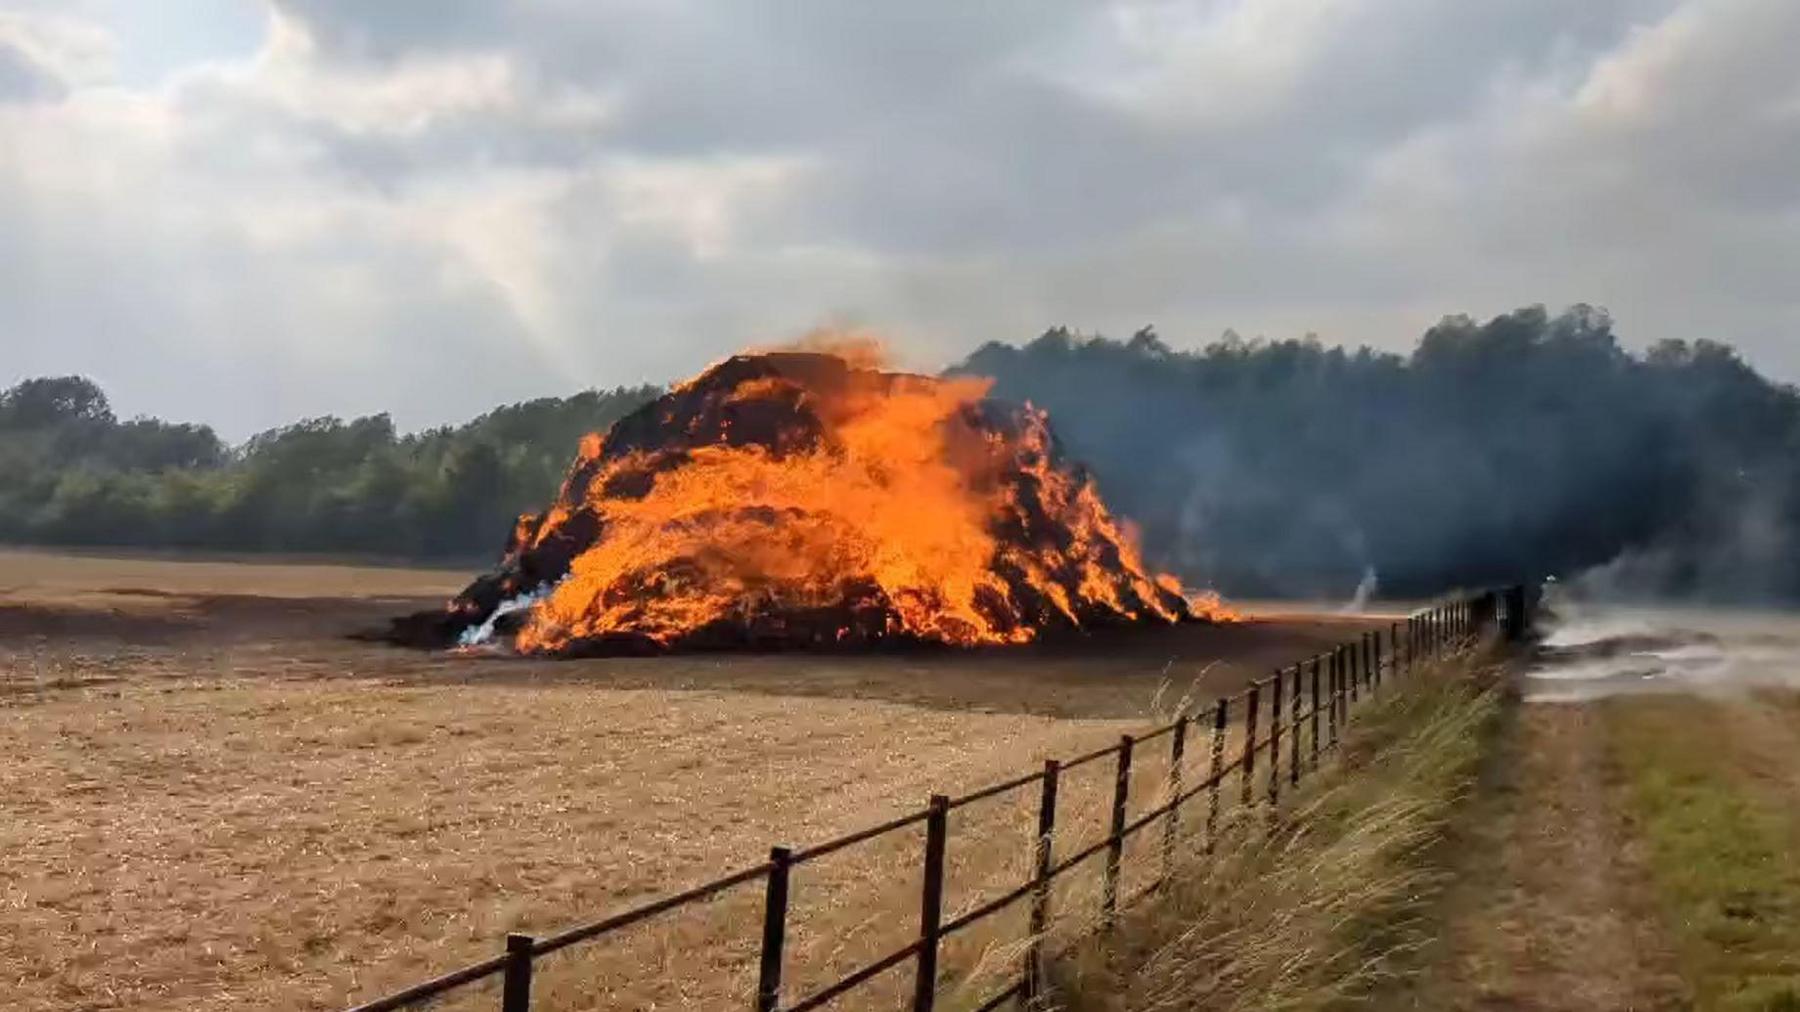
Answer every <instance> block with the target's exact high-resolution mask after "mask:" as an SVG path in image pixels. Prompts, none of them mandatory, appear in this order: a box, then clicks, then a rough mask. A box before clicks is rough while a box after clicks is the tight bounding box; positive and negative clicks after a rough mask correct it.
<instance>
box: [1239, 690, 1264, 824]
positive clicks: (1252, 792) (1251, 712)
mask: <svg viewBox="0 0 1800 1012" xmlns="http://www.w3.org/2000/svg"><path fill="white" fill-rule="evenodd" d="M1261 709H1262V690H1261V689H1259V688H1257V687H1256V686H1255V685H1254V684H1252V685H1251V686H1250V698H1249V699H1248V700H1246V701H1245V703H1244V761H1243V767H1244V769H1243V774H1244V779H1243V797H1242V798H1240V799H1239V800H1240V801H1241V802H1242V804H1243V807H1245V808H1249V807H1250V802H1251V800H1252V799H1253V798H1255V797H1256V789H1255V787H1254V784H1255V782H1256V718H1257V714H1258V712H1259V711H1260V710H1261Z"/></svg>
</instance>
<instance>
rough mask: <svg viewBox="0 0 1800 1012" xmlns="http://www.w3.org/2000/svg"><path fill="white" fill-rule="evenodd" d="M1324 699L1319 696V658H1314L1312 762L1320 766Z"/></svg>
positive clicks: (1316, 766)
mask: <svg viewBox="0 0 1800 1012" xmlns="http://www.w3.org/2000/svg"><path fill="white" fill-rule="evenodd" d="M1323 703H1324V700H1323V699H1321V698H1320V697H1319V659H1318V658H1317V657H1314V658H1313V659H1312V764H1313V769H1315V770H1316V769H1318V768H1319V707H1320V706H1321V705H1322V704H1323Z"/></svg>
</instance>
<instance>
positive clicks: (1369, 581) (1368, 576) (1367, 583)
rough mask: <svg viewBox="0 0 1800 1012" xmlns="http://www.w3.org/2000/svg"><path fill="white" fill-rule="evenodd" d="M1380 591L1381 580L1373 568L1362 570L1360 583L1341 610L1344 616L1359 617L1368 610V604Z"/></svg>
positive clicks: (1368, 567) (1367, 567)
mask: <svg viewBox="0 0 1800 1012" xmlns="http://www.w3.org/2000/svg"><path fill="white" fill-rule="evenodd" d="M1380 590H1381V578H1380V577H1379V576H1377V575H1376V573H1375V567H1374V566H1366V567H1364V568H1363V577H1362V582H1361V583H1358V584H1357V585H1356V592H1355V593H1353V594H1352V595H1350V603H1349V604H1346V605H1344V607H1343V608H1342V609H1341V610H1342V611H1343V613H1344V614H1346V615H1361V614H1362V613H1363V612H1366V611H1368V610H1369V602H1370V601H1373V600H1374V599H1375V595H1376V594H1377V593H1378V592H1379V591H1380Z"/></svg>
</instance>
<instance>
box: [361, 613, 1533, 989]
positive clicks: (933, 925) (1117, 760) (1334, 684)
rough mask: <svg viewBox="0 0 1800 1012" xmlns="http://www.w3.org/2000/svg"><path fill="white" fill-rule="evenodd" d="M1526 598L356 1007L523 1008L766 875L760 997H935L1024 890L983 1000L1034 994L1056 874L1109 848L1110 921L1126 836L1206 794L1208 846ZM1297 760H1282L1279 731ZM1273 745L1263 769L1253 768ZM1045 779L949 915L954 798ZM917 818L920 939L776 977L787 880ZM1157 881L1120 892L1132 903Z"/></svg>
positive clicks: (1344, 649) (1351, 647)
mask: <svg viewBox="0 0 1800 1012" xmlns="http://www.w3.org/2000/svg"><path fill="white" fill-rule="evenodd" d="M1528 609H1529V601H1528V598H1527V594H1526V591H1525V589H1524V588H1522V587H1512V588H1509V589H1507V590H1505V591H1490V592H1486V593H1481V594H1476V595H1472V596H1467V597H1461V598H1457V599H1455V600H1451V601H1447V602H1445V603H1442V604H1439V605H1436V606H1434V607H1431V608H1427V609H1425V610H1423V611H1420V612H1417V613H1415V614H1413V615H1412V616H1410V617H1409V618H1407V619H1406V620H1405V621H1403V622H1395V623H1393V624H1392V625H1391V626H1389V627H1388V628H1387V629H1386V630H1379V629H1377V630H1372V631H1368V632H1365V633H1364V634H1362V635H1361V636H1360V637H1359V638H1358V639H1356V640H1353V641H1351V642H1347V643H1343V644H1341V645H1339V646H1337V647H1336V648H1334V649H1332V650H1329V651H1326V652H1325V653H1323V654H1321V655H1319V656H1317V657H1313V658H1310V659H1308V660H1306V661H1302V662H1301V663H1299V664H1295V665H1292V666H1290V667H1287V668H1283V669H1281V670H1279V671H1277V672H1275V673H1274V674H1273V675H1271V676H1270V677H1268V678H1265V679H1262V680H1260V681H1256V682H1252V683H1251V684H1250V685H1249V686H1247V687H1246V688H1245V689H1244V690H1243V691H1242V692H1240V693H1238V694H1237V695H1234V696H1231V697H1229V698H1224V699H1219V700H1217V701H1215V702H1214V703H1213V704H1212V705H1211V706H1210V707H1208V708H1207V709H1206V710H1203V711H1202V712H1201V713H1199V714H1184V715H1182V716H1181V717H1179V718H1178V719H1176V720H1175V721H1174V722H1173V723H1170V724H1166V725H1164V726H1162V727H1158V728H1156V729H1154V730H1152V731H1150V732H1148V733H1147V734H1143V735H1139V736H1135V737H1134V736H1131V735H1125V736H1123V737H1121V738H1120V740H1119V742H1118V743H1117V744H1115V745H1109V746H1107V747H1105V748H1101V749H1096V750H1094V751H1092V752H1088V753H1086V754H1085V755H1080V756H1076V757H1074V758H1071V759H1067V760H1063V761H1060V762H1059V761H1057V760H1055V759H1051V760H1047V761H1046V762H1045V763H1044V765H1043V768H1042V769H1040V770H1037V771H1035V772H1032V773H1028V774H1024V775H1021V776H1018V777H1015V778H1013V779H1011V780H1007V781H1004V782H1002V783H997V784H993V785H991V786H988V787H984V788H982V789H980V790H977V791H974V792H972V793H969V794H965V795H962V796H960V797H947V796H944V795H935V796H933V797H932V798H931V800H930V802H929V803H928V804H927V805H926V806H925V807H924V808H922V809H919V810H917V811H914V812H911V813H909V814H906V815H902V816H899V817H897V818H894V819H891V820H889V821H887V822H884V823H881V824H880V825H876V826H870V827H867V828H865V829H861V830H858V831H856V832H853V833H850V834H848V835H845V836H840V837H838V838H837V839H834V840H827V841H825V842H823V843H817V844H813V845H812V846H810V847H804V848H801V849H797V850H796V849H791V848H789V847H774V848H771V849H770V851H769V859H768V860H767V861H765V862H763V863H762V864H759V865H757V866H755V867H753V868H745V869H743V870H742V871H737V872H733V873H732V874H730V875H726V876H724V877H723V878H719V879H715V880H713V881H711V882H707V883H705V884H703V885H698V886H695V887H694V888H692V889H688V890H686V891H683V892H679V893H675V894H673V895H670V896H665V897H663V898H661V899H658V900H655V901H652V902H650V903H646V904H643V905H641V906H638V907H635V908H633V909H630V910H625V911H622V912H620V913H616V914H613V915H611V916H608V917H604V918H602V919H600V920H597V921H594V922H592V923H589V924H583V925H579V926H576V927H572V928H569V929H567V930H565V931H562V932H559V933H557V934H554V935H550V936H547V937H543V938H538V937H533V936H530V935H524V934H510V935H508V936H506V949H505V951H504V952H502V953H500V954H498V955H495V956H493V957H491V958H489V959H485V960H482V961H481V962H478V963H474V964H471V965H469V966H465V967H462V968H461V969H458V970H454V971H451V972H450V973H447V974H444V975H443V976H440V977H436V978H433V979H431V980H427V981H422V982H420V983H418V984H415V985H413V986H412V987H409V988H406V989H405V990H402V991H398V992H396V993H394V994H390V995H388V996H386V997H384V998H379V999H376V1000H374V1001H370V1002H365V1003H364V1004H361V1005H358V1006H356V1007H355V1008H353V1009H351V1010H349V1012H391V1010H397V1009H406V1008H414V1007H420V1006H423V1005H425V1004H426V1003H429V1002H432V1001H435V1000H438V999H440V998H442V997H444V996H446V995H448V994H450V993H451V992H453V991H456V990H458V989H461V988H463V987H465V986H468V985H471V984H474V983H476V982H479V981H485V980H488V979H491V978H493V977H495V976H496V975H498V976H499V977H500V978H501V987H500V1009H501V1012H529V1010H530V1009H531V1007H532V987H531V984H532V970H533V966H534V964H535V963H536V961H537V960H538V959H540V958H541V957H543V956H546V955H549V954H550V953H553V952H557V951H559V950H562V949H566V948H568V947H570V946H573V945H577V944H580V943H583V942H590V941H593V940H596V939H602V938H605V937H606V936H608V935H611V934H613V933H615V932H619V931H622V930H624V929H626V928H628V927H631V926H633V925H638V924H641V923H644V922H646V921H650V920H652V919H653V918H657V917H659V916H661V915H664V914H667V913H669V912H671V911H674V910H678V909H680V908H682V907H686V906H689V905H691V904H696V903H700V902H703V901H705V900H708V899H711V898H713V897H715V896H718V895H719V894H721V893H723V892H725V891H726V890H729V889H732V888H734V887H737V886H742V885H745V884H746V883H751V882H755V881H757V880H760V881H761V882H762V885H763V891H764V903H763V923H762V943H761V955H760V960H759V964H758V973H757V983H756V989H755V992H754V994H747V995H745V996H744V1001H745V1003H746V1004H747V1005H749V1006H751V1007H752V1008H754V1009H756V1010H757V1012H805V1010H807V1009H816V1008H822V1007H824V1006H826V1005H828V1004H831V1003H832V1002H834V1001H836V1000H837V999H839V998H842V997H843V996H845V995H847V994H849V993H850V992H852V991H854V990H856V989H857V988H859V987H861V986H863V985H864V984H866V983H867V982H869V981H871V980H872V979H874V978H875V977H877V976H879V975H881V974H884V973H886V972H887V971H889V970H892V969H894V968H896V967H898V966H901V965H902V964H905V963H908V962H910V963H912V965H913V980H914V986H913V988H912V1000H911V1007H912V1008H913V1009H914V1010H915V1012H931V1010H932V1009H934V1008H935V1007H936V1003H937V1000H938V990H939V986H938V985H939V980H938V977H939V973H938V954H939V950H940V947H941V946H942V944H943V942H944V941H945V940H946V939H948V938H950V937H952V936H954V935H956V934H957V933H959V932H962V931H964V930H966V929H968V928H969V927H971V926H972V925H974V924H977V923H979V922H982V921H984V920H986V919H988V918H990V917H993V916H995V915H997V914H1000V913H1001V912H1003V911H1006V910H1008V909H1010V908H1012V907H1013V906H1014V905H1015V904H1019V903H1028V904H1029V917H1028V922H1027V924H1028V928H1027V935H1026V940H1025V941H1026V949H1025V954H1024V956H1023V958H1022V959H1021V960H1020V965H1019V968H1018V971H1017V977H1016V978H1015V979H1014V980H1013V981H1012V982H1011V984H1010V985H1008V986H1005V987H1004V988H1002V989H1001V990H999V991H998V992H997V993H995V994H993V995H991V996H989V997H987V998H986V999H985V1000H984V1001H982V1002H981V1003H980V1004H978V1005H976V1006H975V1008H976V1010H977V1012H990V1010H993V1009H998V1008H1001V1007H1003V1006H1005V1005H1007V1004H1008V1003H1009V1002H1015V1003H1017V1005H1018V1007H1020V1008H1024V1007H1026V1006H1027V1005H1029V1003H1030V1002H1031V1000H1032V999H1033V998H1034V996H1036V995H1037V994H1038V993H1039V992H1040V990H1041V989H1042V988H1043V986H1044V980H1045V977H1044V973H1045V960H1046V958H1047V954H1046V952H1045V951H1044V938H1045V932H1046V929H1047V928H1048V927H1049V925H1050V914H1051V911H1050V901H1051V886H1052V883H1053V882H1055V881H1056V880H1057V879H1059V878H1060V877H1062V876H1065V875H1068V874H1069V873H1071V872H1073V871H1075V870H1076V869H1077V868H1080V867H1083V866H1084V865H1086V864H1087V863H1088V862H1090V861H1093V860H1095V859H1100V860H1101V861H1102V862H1103V864H1102V868H1101V875H1102V879H1101V883H1102V884H1101V890H1100V894H1099V899H1098V902H1099V907H1100V909H1099V914H1100V918H1101V923H1102V924H1105V923H1109V922H1110V921H1111V920H1112V919H1113V918H1114V917H1115V916H1116V915H1117V913H1118V910H1119V908H1120V906H1121V902H1122V898H1121V896H1120V892H1119V881H1120V873H1121V869H1122V865H1123V862H1124V856H1125V845H1126V842H1127V841H1128V840H1129V839H1131V838H1132V837H1133V836H1136V835H1137V834H1139V833H1141V832H1143V831H1144V830H1146V829H1149V828H1150V827H1151V826H1153V825H1156V824H1158V823H1159V822H1160V823H1161V825H1162V827H1163V832H1164V843H1163V853H1164V858H1165V860H1167V859H1168V856H1169V855H1170V853H1171V852H1172V850H1173V848H1174V841H1175V832H1176V826H1177V820H1178V819H1179V818H1180V816H1181V813H1182V811H1183V809H1184V807H1186V806H1187V805H1188V804H1189V803H1190V802H1194V801H1196V800H1197V799H1201V798H1204V799H1205V804H1204V812H1205V815H1204V825H1205V834H1206V835H1205V839H1206V841H1207V844H1206V845H1207V846H1208V847H1209V848H1210V847H1211V845H1212V841H1213V840H1215V839H1216V838H1217V835H1218V832H1219V816H1220V808H1221V798H1220V794H1221V792H1222V791H1225V790H1226V785H1227V783H1228V781H1230V780H1231V779H1232V778H1233V777H1236V778H1237V780H1238V784H1237V792H1238V799H1237V803H1238V804H1239V805H1242V806H1251V805H1255V804H1259V803H1266V804H1269V805H1274V804H1277V803H1279V801H1280V797H1281V792H1282V789H1283V787H1284V785H1285V786H1286V787H1287V788H1288V789H1290V790H1292V789H1295V788H1298V787H1299V785H1300V783H1301V780H1302V778H1303V777H1304V776H1305V775H1306V774H1307V773H1308V772H1309V771H1310V770H1312V769H1316V768H1317V766H1318V764H1319V760H1320V756H1321V754H1322V753H1325V752H1329V751H1330V750H1331V749H1332V748H1334V747H1335V746H1336V745H1337V743H1338V740H1339V737H1340V736H1341V735H1342V734H1343V733H1344V731H1345V729H1346V728H1347V726H1348V724H1349V723H1350V718H1351V714H1352V712H1353V710H1354V709H1355V708H1356V707H1357V705H1358V704H1359V703H1361V702H1362V701H1363V700H1365V699H1370V698H1373V696H1374V695H1375V693H1376V692H1378V691H1379V690H1380V689H1381V687H1382V686H1383V685H1384V684H1385V683H1386V682H1387V681H1388V680H1390V679H1393V678H1396V677H1399V676H1404V675H1406V674H1408V673H1409V672H1411V671H1413V670H1414V669H1415V668H1416V667H1418V666H1420V665H1424V664H1430V663H1435V662H1436V661H1438V660H1440V659H1442V658H1444V657H1445V656H1446V655H1447V654H1449V653H1451V652H1454V651H1458V650H1461V649H1465V648H1466V647H1467V646H1469V645H1470V644H1473V643H1475V642H1477V641H1478V640H1479V639H1480V638H1482V637H1484V636H1488V635H1498V636H1500V637H1501V638H1503V639H1507V640H1515V641H1516V640H1519V639H1522V638H1523V637H1524V636H1525V634H1526V630H1527V628H1528V625H1529V616H1528ZM1234 723H1241V725H1242V735H1243V740H1242V742H1241V744H1240V745H1239V747H1238V748H1237V749H1236V750H1235V751H1236V754H1235V755H1233V756H1230V757H1227V755H1226V752H1227V738H1228V735H1229V732H1230V731H1231V729H1232V727H1233V724H1234ZM1191 730H1209V731H1210V738H1209V748H1208V751H1207V765H1206V770H1207V775H1206V776H1205V777H1204V778H1203V779H1201V780H1199V781H1198V782H1197V783H1193V784H1191V785H1185V784H1183V782H1182V769H1183V758H1184V753H1185V752H1186V748H1187V742H1188V736H1189V732H1190V731H1191ZM1165 738H1166V739H1168V742H1169V744H1168V748H1169V750H1170V753H1169V783H1168V788H1167V789H1168V795H1167V800H1165V801H1164V802H1163V803H1162V804H1159V805H1157V806H1155V807H1154V808H1151V809H1150V810H1148V811H1146V812H1144V813H1142V814H1140V815H1138V816H1137V817H1136V818H1129V817H1128V813H1129V811H1130V807H1129V806H1130V790H1131V764H1132V757H1133V756H1134V755H1141V754H1143V749H1144V748H1145V747H1146V746H1148V745H1151V744H1154V743H1157V742H1159V741H1160V740H1162V739H1165ZM1284 743H1285V744H1286V746H1287V761H1286V763H1285V764H1284V763H1283V761H1282V748H1283V744H1284ZM1109 759H1110V760H1112V762H1113V770H1114V776H1113V792H1112V801H1111V810H1110V831H1109V832H1108V833H1107V835H1106V836H1105V837H1104V838H1102V839H1100V840H1098V841H1095V842H1093V843H1091V844H1089V845H1088V846H1086V847H1083V848H1082V849H1080V850H1077V851H1075V852H1073V853H1069V854H1063V855H1059V854H1057V853H1056V838H1057V835H1056V834H1057V818H1058V805H1057V797H1058V785H1059V784H1060V783H1061V782H1062V779H1063V777H1064V776H1065V775H1066V774H1068V773H1069V772H1071V771H1073V770H1076V769H1079V768H1081V767H1084V766H1087V765H1089V764H1092V763H1099V762H1104V761H1106V760H1109ZM1265 760H1266V763H1267V772H1266V773H1264V774H1261V775H1260V776H1259V773H1258V770H1259V764H1261V763H1263V762H1264V761H1265ZM1033 787H1035V788H1037V790H1038V792H1039V801H1038V816H1037V833H1036V837H1035V840H1034V843H1033V848H1032V854H1031V858H1032V863H1031V869H1032V871H1031V873H1030V875H1029V877H1028V878H1027V879H1026V880H1025V881H1023V882H1020V883H1019V884H1018V885H1017V886H1016V887H1015V888H1013V889H1010V890H1008V891H1006V892H1004V893H1001V894H1000V895H998V896H995V897H993V898H991V899H989V900H987V901H986V902H984V903H982V904H980V905H979V906H976V907H974V908H973V909H971V910H969V911H968V912H966V913H963V914H961V915H960V916H957V917H954V918H951V919H949V920H945V918H944V870H945V856H946V853H947V851H948V849H949V846H950V834H949V816H950V813H952V812H954V811H956V810H958V809H960V808H963V807H965V806H968V805H972V804H974V803H976V802H979V801H984V800H987V799H989V798H994V797H998V796H1000V795H1003V794H1007V793H1009V792H1014V791H1023V790H1027V789H1030V788H1033ZM920 824H923V826H924V830H925V832H924V839H925V846H924V853H923V855H921V861H922V866H923V867H922V870H923V875H922V882H923V886H922V889H921V892H920V897H919V930H918V933H917V936H916V937H915V938H913V940H912V941H910V942H908V943H907V944H905V945H902V946H900V947H899V948H896V949H894V950H893V951H891V952H889V953H888V954H886V955H884V956H882V957H880V958H878V959H875V960H873V961H871V962H869V963H867V964H865V965H863V966H862V967H860V968H859V969H856V970H855V971H853V972H851V973H849V974H847V975H845V976H843V977H840V978H838V979H837V980H836V981H835V982H833V983H830V984H827V985H825V986H823V987H821V988H820V989H818V990H816V991H813V992H811V993H808V994H803V995H790V994H788V993H787V991H786V989H784V987H783V985H782V977H783V971H784V969H785V961H784V958H783V953H784V949H785V948H786V943H787V936H788V898H789V889H788V883H789V878H790V875H791V874H792V872H793V870H794V869H795V868H797V867H799V866H801V865H805V864H807V863H808V862H812V861H816V860H818V859H820V858H822V857H825V856H826V855H828V854H834V853H837V852H838V851H841V850H844V849H845V848H848V847H851V846H854V845H856V844H860V843H864V842H867V841H870V840H874V839H876V838H878V837H883V836H886V835H888V834H890V833H896V832H900V831H902V830H906V829H908V828H910V827H914V826H918V825H920ZM1158 884H1160V880H1158V882H1153V883H1152V884H1151V885H1150V886H1149V887H1148V888H1146V889H1144V890H1141V891H1140V892H1139V893H1138V894H1137V895H1136V896H1132V897H1129V898H1125V899H1124V901H1123V902H1125V903H1129V902H1131V901H1133V900H1135V899H1137V898H1139V897H1141V896H1143V895H1145V894H1147V893H1148V892H1150V891H1153V890H1154V889H1155V888H1156V887H1157V885H1158Z"/></svg>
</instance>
